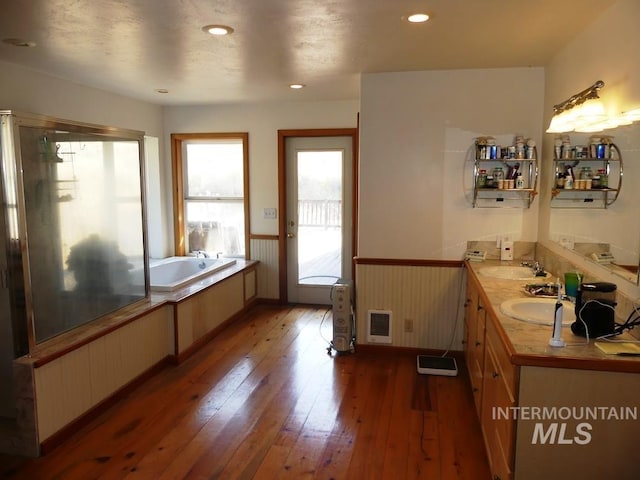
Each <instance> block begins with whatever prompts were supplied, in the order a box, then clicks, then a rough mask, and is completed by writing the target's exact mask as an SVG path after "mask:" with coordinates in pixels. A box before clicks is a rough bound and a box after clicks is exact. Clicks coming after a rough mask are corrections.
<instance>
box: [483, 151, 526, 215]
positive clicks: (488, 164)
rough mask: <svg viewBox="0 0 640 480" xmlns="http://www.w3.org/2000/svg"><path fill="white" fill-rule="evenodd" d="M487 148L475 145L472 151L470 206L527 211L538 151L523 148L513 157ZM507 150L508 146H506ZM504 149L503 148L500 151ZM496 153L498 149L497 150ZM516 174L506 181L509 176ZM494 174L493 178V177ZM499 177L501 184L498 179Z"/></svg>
mask: <svg viewBox="0 0 640 480" xmlns="http://www.w3.org/2000/svg"><path fill="white" fill-rule="evenodd" d="M490 147H491V146H489V145H479V144H478V143H476V145H475V148H474V149H473V151H474V152H475V153H474V159H473V201H472V203H473V207H474V208H476V207H479V208H492V207H493V208H495V207H517V208H518V207H519V208H529V207H530V206H531V203H532V202H533V200H534V199H535V196H536V195H537V193H538V192H537V190H536V185H537V182H538V151H537V149H536V147H527V148H526V150H524V151H523V153H518V154H517V155H516V157H515V158H512V156H508V155H509V154H505V155H507V156H503V153H504V152H503V153H500V154H498V153H496V154H495V155H494V153H493V151H491V153H488V152H489V151H490V150H488V149H489V148H490ZM508 148H511V147H508ZM503 150H505V149H503ZM497 151H500V147H497ZM510 172H516V173H518V174H520V175H515V178H511V179H509V178H508V177H509V173H510ZM496 173H497V175H494V174H496ZM500 175H501V176H502V177H503V181H502V182H501V181H500V179H499V178H496V177H499V176H500ZM507 180H509V182H507Z"/></svg>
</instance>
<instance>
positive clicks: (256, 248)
mask: <svg viewBox="0 0 640 480" xmlns="http://www.w3.org/2000/svg"><path fill="white" fill-rule="evenodd" d="M250 245H251V259H252V260H258V261H259V262H260V263H258V267H257V271H258V298H261V299H269V300H277V299H279V298H280V286H279V277H278V275H279V261H280V257H279V255H278V237H277V235H272V236H266V235H261V236H252V238H251V244H250Z"/></svg>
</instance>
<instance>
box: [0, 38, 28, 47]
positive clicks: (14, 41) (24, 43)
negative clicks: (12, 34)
mask: <svg viewBox="0 0 640 480" xmlns="http://www.w3.org/2000/svg"><path fill="white" fill-rule="evenodd" d="M2 41H3V42H4V43H6V44H9V45H13V46H14V47H35V46H36V42H31V41H29V40H24V39H22V38H5V39H4V40H2Z"/></svg>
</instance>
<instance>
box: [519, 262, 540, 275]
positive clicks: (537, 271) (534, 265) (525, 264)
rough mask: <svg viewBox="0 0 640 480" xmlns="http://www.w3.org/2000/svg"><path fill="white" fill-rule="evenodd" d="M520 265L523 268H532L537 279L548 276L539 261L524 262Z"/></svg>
mask: <svg viewBox="0 0 640 480" xmlns="http://www.w3.org/2000/svg"><path fill="white" fill-rule="evenodd" d="M520 265H521V266H523V267H529V268H531V271H532V272H533V274H534V275H535V276H536V277H544V276H545V275H546V272H545V271H544V266H543V265H542V264H541V263H540V262H538V261H537V260H536V261H533V262H528V261H523V262H521V263H520Z"/></svg>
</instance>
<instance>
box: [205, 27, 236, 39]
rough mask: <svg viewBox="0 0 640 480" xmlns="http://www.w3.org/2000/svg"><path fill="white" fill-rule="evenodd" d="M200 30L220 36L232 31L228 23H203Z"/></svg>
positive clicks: (229, 33)
mask: <svg viewBox="0 0 640 480" xmlns="http://www.w3.org/2000/svg"><path fill="white" fill-rule="evenodd" d="M202 31H203V32H206V33H209V34H211V35H215V36H218V37H221V36H224V35H231V34H232V33H233V28H231V27H229V26H228V25H205V26H204V27H202Z"/></svg>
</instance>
